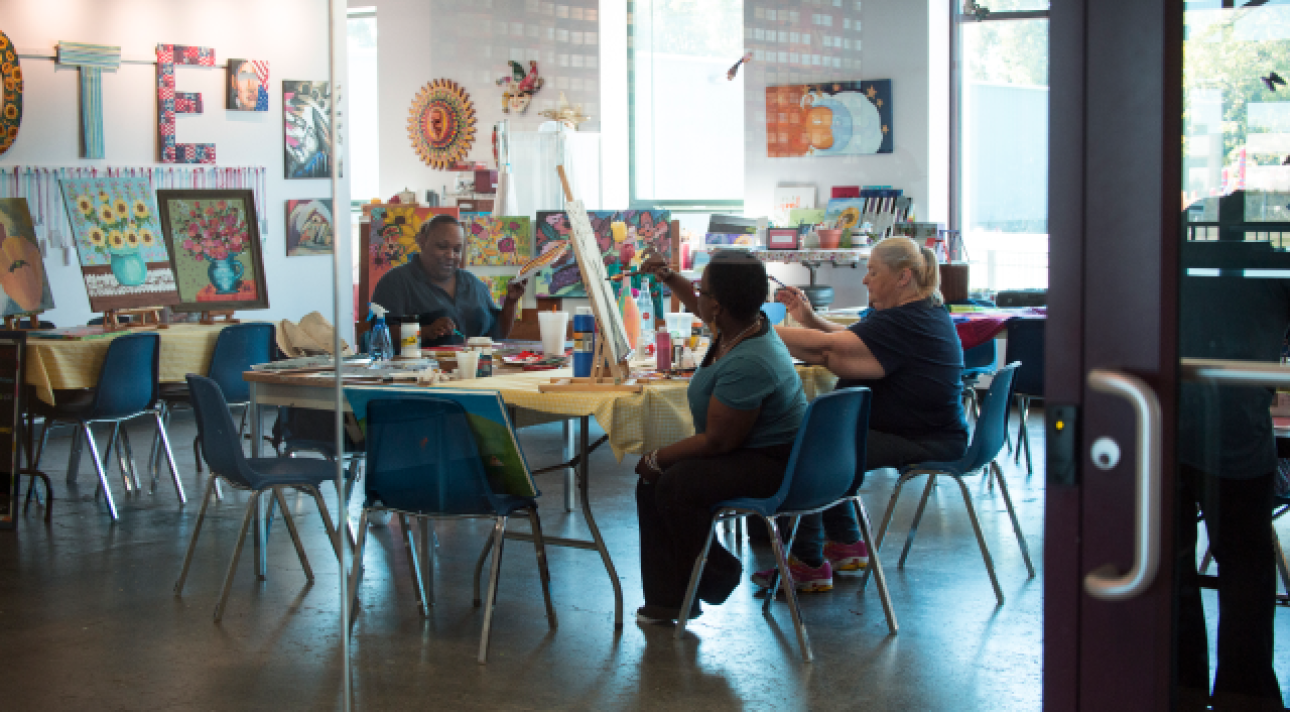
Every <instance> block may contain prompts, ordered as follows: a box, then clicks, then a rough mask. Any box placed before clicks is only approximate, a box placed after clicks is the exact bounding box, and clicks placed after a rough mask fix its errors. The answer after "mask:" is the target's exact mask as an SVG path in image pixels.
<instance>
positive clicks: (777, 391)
mask: <svg viewBox="0 0 1290 712" xmlns="http://www.w3.org/2000/svg"><path fill="white" fill-rule="evenodd" d="M687 396H688V398H689V401H690V415H691V416H693V418H694V430H695V432H696V433H702V432H703V431H704V428H706V427H707V424H708V405H709V401H710V400H711V399H712V398H714V397H715V398H716V399H717V400H719V401H721V403H722V405H725V406H726V407H728V408H733V409H734V410H753V409H754V408H758V407H760V408H761V412H760V413H758V414H757V422H756V423H755V424H754V425H753V429H752V430H751V431H750V432H749V433H748V437H747V438H746V439H745V440H744V442H743V447H751V448H762V447H771V446H773V445H783V444H785V443H791V442H793V440H794V439H795V438H796V437H797V429H798V427H799V426H801V424H802V416H803V415H805V413H806V395H805V394H804V393H803V392H802V379H801V378H799V377H798V375H797V371H796V370H795V369H794V368H793V358H792V357H791V356H789V354H788V347H787V346H785V345H784V342H783V341H781V340H780V338H779V335H778V334H776V333H775V330H774V329H771V328H770V326H769V325H768V324H767V323H766V322H765V321H763V322H762V331H761V333H760V335H758V336H754V337H751V338H746V339H744V340H743V341H741V342H739V343H738V344H736V345H735V347H734V348H733V349H731V350H730V353H728V354H726V355H725V356H722V357H721V359H720V360H718V361H717V362H716V363H712V364H709V365H704V366H701V367H700V368H699V369H698V370H696V371H695V372H694V378H693V379H691V381H690V388H689V391H688V392H687Z"/></svg>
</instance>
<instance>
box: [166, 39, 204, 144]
mask: <svg viewBox="0 0 1290 712" xmlns="http://www.w3.org/2000/svg"><path fill="white" fill-rule="evenodd" d="M176 64H184V65H188V66H193V67H214V66H215V50H213V49H211V48H210V47H186V46H184V45H168V44H159V45H157V114H158V117H157V118H158V121H157V128H158V134H159V137H160V147H161V162H162V163H214V162H215V144H213V143H176V138H175V116H176V115H177V114H200V113H202V95H201V94H199V93H197V92H181V91H177V90H176V89H175V65H176Z"/></svg>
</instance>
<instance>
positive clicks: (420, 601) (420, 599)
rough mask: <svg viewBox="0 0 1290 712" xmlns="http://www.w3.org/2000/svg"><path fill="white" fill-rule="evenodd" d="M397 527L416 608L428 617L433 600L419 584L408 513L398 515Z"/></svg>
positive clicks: (415, 552)
mask: <svg viewBox="0 0 1290 712" xmlns="http://www.w3.org/2000/svg"><path fill="white" fill-rule="evenodd" d="M399 528H400V529H402V530H403V545H404V546H405V547H406V548H407V552H408V570H409V571H411V572H412V591H413V592H414V593H415V594H416V597H417V608H419V609H421V615H422V616H426V617H428V616H429V615H430V606H432V605H434V601H433V600H431V599H430V597H429V596H428V595H427V594H426V590H425V587H424V586H422V584H421V581H422V579H423V578H424V575H423V573H422V571H421V565H420V559H419V558H418V555H417V545H416V543H415V541H414V540H413V536H412V525H411V524H410V523H409V522H408V515H406V514H400V515H399ZM490 541H491V539H490ZM475 605H479V602H478V601H476V602H475Z"/></svg>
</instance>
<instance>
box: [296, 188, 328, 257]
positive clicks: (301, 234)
mask: <svg viewBox="0 0 1290 712" xmlns="http://www.w3.org/2000/svg"><path fill="white" fill-rule="evenodd" d="M334 251H335V248H334V247H333V245H332V221H331V200H330V199H328V200H288V201H287V257H301V256H304V255H330V254H332V252H334Z"/></svg>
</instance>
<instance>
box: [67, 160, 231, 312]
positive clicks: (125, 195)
mask: <svg viewBox="0 0 1290 712" xmlns="http://www.w3.org/2000/svg"><path fill="white" fill-rule="evenodd" d="M59 186H60V187H61V188H62V192H63V204H64V205H65V206H66V208H67V221H68V222H69V223H70V224H71V226H72V233H73V236H74V238H75V242H76V255H77V257H78V259H79V260H80V263H81V275H82V276H83V277H84V278H85V290H86V292H88V294H89V298H90V309H92V310H93V311H96V312H102V311H107V310H108V309H130V308H132V307H153V306H166V305H170V304H175V303H176V302H178V301H179V292H178V291H177V289H176V282H175V272H174V267H173V265H172V264H171V262H170V252H169V251H168V250H167V248H166V241H165V239H164V237H163V236H162V231H161V223H160V222H159V221H158V219H157V204H156V202H155V201H154V200H153V196H152V189H151V188H150V187H149V186H148V181H147V180H146V179H143V178H83V179H72V178H64V179H63V180H61V181H59ZM247 193H248V194H249V193H250V191H247Z"/></svg>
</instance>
